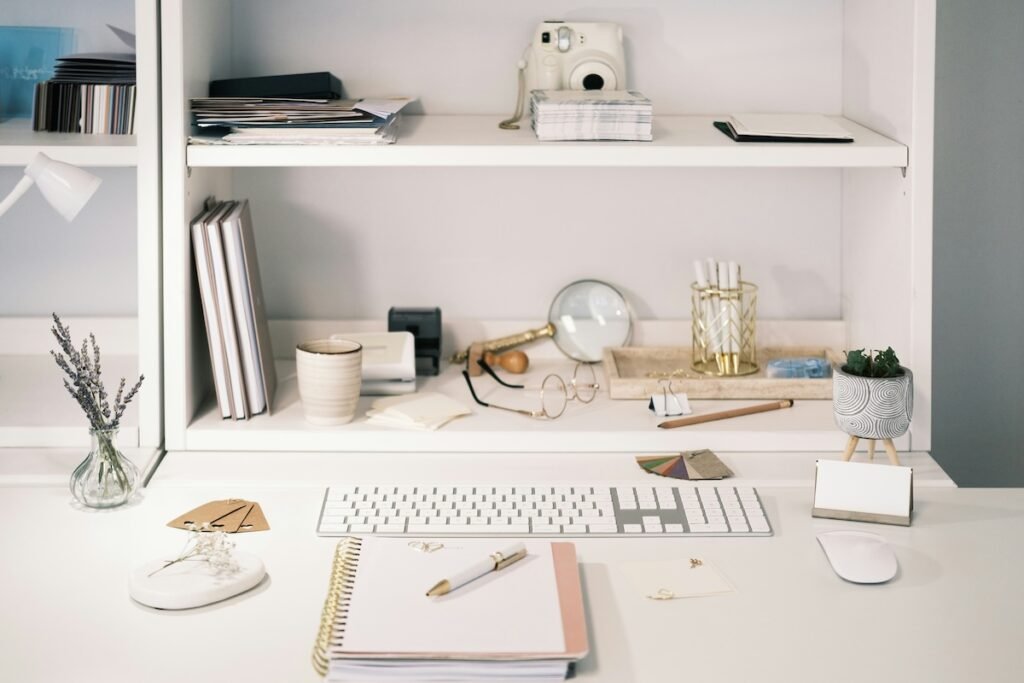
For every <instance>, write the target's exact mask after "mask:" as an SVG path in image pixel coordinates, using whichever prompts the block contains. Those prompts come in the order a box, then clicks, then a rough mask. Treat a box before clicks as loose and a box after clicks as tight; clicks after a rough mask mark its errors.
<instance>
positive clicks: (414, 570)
mask: <svg viewBox="0 0 1024 683" xmlns="http://www.w3.org/2000/svg"><path fill="white" fill-rule="evenodd" d="M498 544H499V543H498V542H496V541H495V540H493V539H457V540H456V541H455V542H453V543H451V545H448V544H447V543H446V545H445V546H444V547H442V548H441V549H439V550H436V551H434V552H423V551H421V550H417V549H416V548H414V547H413V546H412V545H410V543H409V541H408V540H407V539H401V538H379V537H366V538H355V537H348V538H343V539H342V540H341V541H339V543H338V546H337V550H336V551H335V556H334V568H333V570H332V572H331V583H330V587H329V589H328V593H327V600H326V601H325V603H324V610H323V618H322V620H321V623H320V632H319V634H318V636H317V640H316V645H315V646H314V649H313V665H314V667H315V668H316V670H317V671H318V672H319V673H320V674H321V675H322V676H325V677H326V680H327V681H357V680H358V681H412V680H425V679H430V680H445V681H499V680H501V681H504V680H509V679H515V680H521V681H561V680H563V679H564V678H565V677H566V676H567V675H568V673H569V672H570V670H571V667H572V666H573V664H574V663H575V662H576V661H578V660H580V659H582V658H583V657H584V656H585V655H586V654H587V649H588V646H587V631H586V623H585V620H584V612H583V593H582V590H581V588H580V580H579V569H578V567H577V565H576V549H575V546H573V544H572V543H551V542H529V543H527V544H526V547H527V553H528V554H527V556H526V558H524V559H522V560H520V561H519V562H516V563H515V564H513V565H511V566H509V567H507V568H505V569H502V570H501V571H497V572H492V573H491V574H488V575H486V576H484V577H482V578H480V579H477V580H476V581H474V582H472V583H469V584H467V585H465V586H463V587H461V588H458V589H457V590H454V591H452V592H451V593H449V594H447V595H444V596H441V597H439V598H428V597H427V596H426V591H427V589H428V588H430V586H431V585H433V584H434V583H435V582H437V581H438V580H440V579H442V578H444V577H445V576H446V575H448V574H450V573H454V572H455V571H458V570H460V569H463V568H465V566H466V565H468V564H471V563H473V562H475V561H479V560H480V559H482V558H484V557H486V556H487V555H489V554H491V553H493V552H494V551H495V550H497V549H498V548H497V545H498Z"/></svg>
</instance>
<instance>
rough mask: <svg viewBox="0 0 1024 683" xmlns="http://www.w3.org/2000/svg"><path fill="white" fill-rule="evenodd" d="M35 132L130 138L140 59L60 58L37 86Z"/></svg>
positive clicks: (123, 56) (112, 56) (96, 54)
mask: <svg viewBox="0 0 1024 683" xmlns="http://www.w3.org/2000/svg"><path fill="white" fill-rule="evenodd" d="M34 97H35V99H34V108H33V114H32V118H33V122H32V130H40V131H50V132H55V133H88V134H110V135H130V134H131V133H132V132H133V131H134V130H135V55H134V54H133V53H120V52H91V53H88V54H79V55H68V56H66V57H60V58H58V59H57V64H56V66H55V67H54V76H53V78H52V79H50V80H48V81H43V82H41V83H37V84H36V86H35V95H34Z"/></svg>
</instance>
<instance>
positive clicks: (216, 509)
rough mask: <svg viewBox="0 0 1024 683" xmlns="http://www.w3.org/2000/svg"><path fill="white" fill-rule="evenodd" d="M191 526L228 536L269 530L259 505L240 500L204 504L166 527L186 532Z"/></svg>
mask: <svg viewBox="0 0 1024 683" xmlns="http://www.w3.org/2000/svg"><path fill="white" fill-rule="evenodd" d="M192 524H194V525H195V526H197V527H201V526H203V525H204V524H208V525H209V526H210V530H211V531H223V532H225V533H228V534H233V533H238V532H240V531H242V532H245V531H266V530H268V529H270V525H269V524H267V519H266V517H265V516H264V515H263V510H262V509H261V508H260V506H259V503H254V502H252V501H248V500H242V499H241V498H230V499H227V500H214V501H210V502H209V503H204V504H203V505H200V506H199V507H197V508H195V509H193V510H189V511H188V512H186V513H185V514H183V515H181V516H180V517H177V518H176V519H173V520H171V521H170V522H168V523H167V526H169V527H172V528H175V529H186V530H187V529H188V528H189V526H190V525H192Z"/></svg>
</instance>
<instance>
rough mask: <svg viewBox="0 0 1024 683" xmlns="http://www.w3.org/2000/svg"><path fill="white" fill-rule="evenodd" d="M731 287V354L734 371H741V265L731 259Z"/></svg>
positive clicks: (729, 268)
mask: <svg viewBox="0 0 1024 683" xmlns="http://www.w3.org/2000/svg"><path fill="white" fill-rule="evenodd" d="M728 270H729V289H731V290H733V291H732V292H731V295H730V298H729V355H730V357H731V359H732V371H733V372H735V373H739V371H740V341H741V339H740V338H741V336H742V333H741V331H740V300H739V296H740V267H739V264H737V263H736V262H735V261H729V267H728Z"/></svg>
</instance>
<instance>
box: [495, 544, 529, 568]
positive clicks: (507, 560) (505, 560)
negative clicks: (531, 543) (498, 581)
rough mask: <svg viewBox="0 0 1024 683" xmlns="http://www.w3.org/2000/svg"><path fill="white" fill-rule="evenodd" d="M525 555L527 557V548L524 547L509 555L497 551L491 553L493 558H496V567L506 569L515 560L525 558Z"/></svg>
mask: <svg viewBox="0 0 1024 683" xmlns="http://www.w3.org/2000/svg"><path fill="white" fill-rule="evenodd" d="M524 557H526V549H525V548H523V549H522V550H518V551H516V552H514V553H512V554H511V555H509V556H508V557H505V556H504V555H502V554H501V553H500V552H497V553H494V554H492V555H491V559H492V560H494V568H495V569H504V568H505V567H507V566H509V565H510V564H512V563H513V562H518V561H519V560H521V559H523V558H524Z"/></svg>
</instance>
